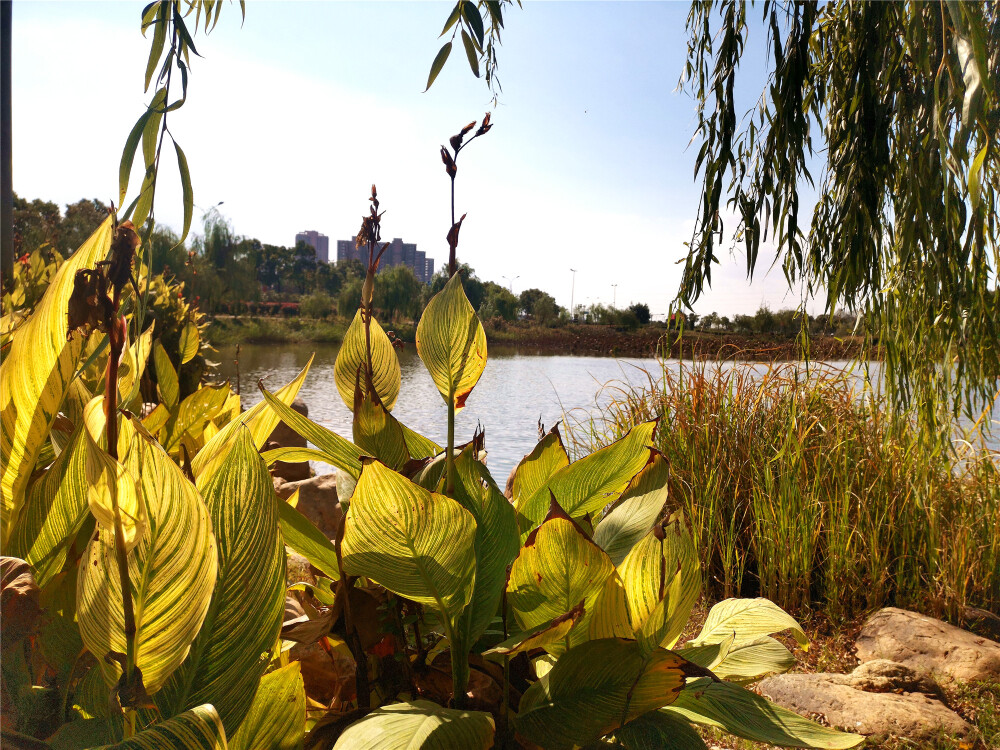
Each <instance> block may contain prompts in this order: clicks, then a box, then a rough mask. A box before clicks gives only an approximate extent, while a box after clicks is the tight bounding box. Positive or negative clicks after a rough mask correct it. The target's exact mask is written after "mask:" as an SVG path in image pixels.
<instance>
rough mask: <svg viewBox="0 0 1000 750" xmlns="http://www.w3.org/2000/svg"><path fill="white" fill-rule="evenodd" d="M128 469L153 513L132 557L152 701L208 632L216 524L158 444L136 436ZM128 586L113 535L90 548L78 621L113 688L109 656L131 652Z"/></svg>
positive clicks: (80, 584) (114, 668)
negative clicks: (124, 592) (126, 610)
mask: <svg viewBox="0 0 1000 750" xmlns="http://www.w3.org/2000/svg"><path fill="white" fill-rule="evenodd" d="M135 434H136V439H135V442H136V445H135V447H134V448H133V450H132V451H131V452H130V454H129V457H128V459H127V460H126V462H125V466H126V468H127V469H128V470H129V471H130V472H132V473H133V475H136V476H139V477H140V478H139V481H138V483H137V486H138V490H139V492H140V495H141V500H142V503H143V504H144V506H145V509H146V512H147V520H148V523H149V526H148V529H147V531H146V533H145V534H143V536H142V539H141V541H140V542H139V544H137V545H136V546H135V548H134V549H133V550H132V551H131V553H130V554H129V584H130V587H131V590H132V599H133V602H134V606H135V619H136V664H137V666H138V667H139V668H140V669H141V670H142V676H143V681H144V684H145V687H146V690H147V692H148V693H149V694H150V695H152V694H153V693H155V692H156V691H157V690H158V689H159V688H160V686H161V685H163V683H164V682H165V681H166V679H167V677H169V676H170V674H171V673H172V672H173V671H174V670H175V669H176V668H177V667H178V666H180V664H181V663H182V662H183V661H184V659H185V658H186V656H187V653H188V649H189V647H190V645H191V642H192V641H193V640H194V638H195V636H196V635H197V634H198V631H199V630H200V628H201V625H202V622H203V621H204V618H205V614H206V612H207V611H208V606H209V602H210V600H211V597H212V591H213V588H214V586H215V582H216V573H217V568H218V560H217V556H216V547H215V539H214V537H213V535H212V522H211V519H210V518H209V515H208V510H207V509H206V508H205V504H204V503H203V502H202V500H201V497H200V496H199V494H198V491H197V490H196V489H195V487H194V485H193V484H191V482H189V481H188V480H187V478H186V477H185V476H184V475H183V474H182V473H181V470H180V468H178V466H177V465H176V464H175V463H174V462H173V461H172V460H171V459H170V457H169V456H167V454H166V453H165V452H164V451H163V449H162V448H160V446H159V445H157V444H156V443H155V442H153V441H151V440H149V438H147V437H145V436H144V435H143V433H142V432H140V431H138V430H137V431H136V433H135ZM122 606H123V605H122V593H121V584H120V581H119V578H118V567H117V564H116V562H115V553H114V542H113V535H112V534H111V533H109V532H107V531H104V530H103V529H102V530H100V533H99V535H98V537H97V538H95V539H93V540H91V541H90V543H89V544H88V545H87V549H86V552H85V553H84V556H83V560H82V561H81V563H80V574H79V577H78V579H77V616H78V618H79V623H80V634H81V635H82V636H83V642H84V643H85V644H86V645H87V648H88V649H89V650H90V652H91V653H93V654H94V655H95V656H98V657H99V658H98V665H99V666H100V668H101V671H102V672H103V674H104V678H105V682H106V684H107V685H108V686H109V687H110V686H112V685H114V684H115V683H116V682H117V681H118V677H119V673H120V669H119V667H118V665H117V664H109V663H107V662H106V661H105V660H104V658H103V657H104V655H105V654H107V653H109V652H112V651H115V652H119V653H125V652H126V644H125V623H124V615H123V609H122Z"/></svg>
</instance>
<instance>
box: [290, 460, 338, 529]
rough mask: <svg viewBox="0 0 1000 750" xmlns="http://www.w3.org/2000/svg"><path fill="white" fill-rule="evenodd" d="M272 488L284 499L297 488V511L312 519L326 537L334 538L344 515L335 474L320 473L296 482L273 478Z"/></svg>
mask: <svg viewBox="0 0 1000 750" xmlns="http://www.w3.org/2000/svg"><path fill="white" fill-rule="evenodd" d="M274 490H275V492H277V493H278V497H280V498H282V499H285V500H287V499H288V498H290V497H291V496H292V495H293V494H294V493H295V490H298V491H299V503H298V505H297V506H296V508H297V509H298V511H299V513H301V514H302V515H304V516H305V517H306V518H308V519H309V520H310V521H312V522H313V524H314V525H315V526H316V528H318V529H319V530H320V531H322V532H323V533H324V534H325V535H326V536H327V538H329V539H335V538H336V536H337V530H338V529H339V528H340V519H341V518H342V517H343V515H344V512H343V510H342V509H341V507H340V501H339V499H338V497H337V476H336V474H320V475H319V476H315V477H310V478H309V479H302V480H300V481H297V482H285V481H281V480H279V479H275V481H274Z"/></svg>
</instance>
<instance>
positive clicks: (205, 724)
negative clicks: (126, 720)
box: [104, 706, 226, 750]
mask: <svg viewBox="0 0 1000 750" xmlns="http://www.w3.org/2000/svg"><path fill="white" fill-rule="evenodd" d="M166 748H170V750H226V730H225V729H223V727H222V721H221V720H220V719H219V714H218V713H217V712H216V710H215V708H213V707H212V706H198V707H197V708H193V709H191V710H190V711H185V712H184V713H182V714H180V715H179V716H174V717H173V718H170V719H167V720H166V721H162V722H160V723H158V724H154V725H153V726H151V727H150V728H149V729H144V730H143V731H141V732H139V733H138V734H137V735H135V736H134V737H132V738H131V739H128V740H125V741H124V742H119V743H118V744H117V745H109V746H108V747H106V748H104V750H165V749H166Z"/></svg>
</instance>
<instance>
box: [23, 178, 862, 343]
mask: <svg viewBox="0 0 1000 750" xmlns="http://www.w3.org/2000/svg"><path fill="white" fill-rule="evenodd" d="M105 216H107V208H106V206H105V205H104V204H103V203H102V202H101V201H99V200H97V199H93V200H80V201H77V202H76V203H72V204H69V205H67V206H66V210H65V212H62V211H60V209H59V206H58V205H56V204H55V203H51V202H48V201H42V200H38V199H36V200H32V201H28V200H25V199H23V198H20V197H18V196H16V195H15V196H14V249H15V251H16V253H17V255H18V256H21V255H22V254H23V253H26V252H30V251H31V250H34V249H36V248H38V247H42V246H49V247H51V248H53V249H54V250H57V251H59V252H60V253H61V254H62V255H63V256H68V255H70V254H71V253H72V252H73V251H74V250H75V249H76V248H77V247H79V246H80V245H81V244H82V243H83V241H84V240H85V239H86V238H87V237H88V236H89V235H90V233H91V232H92V231H93V230H94V228H95V227H96V226H97V225H98V224H99V223H100V222H101V221H102V220H103V219H104V217H105ZM202 228H203V233H202V235H200V236H195V237H194V238H193V239H192V240H191V241H190V242H189V243H187V244H181V243H179V242H178V237H177V235H176V234H175V233H174V232H173V231H171V230H170V229H169V228H166V227H158V228H156V229H155V230H154V232H153V234H152V238H151V242H152V248H153V252H152V263H151V265H152V271H153V273H160V272H164V273H165V274H167V275H168V276H171V275H172V276H174V277H175V278H176V279H177V280H178V281H182V282H184V293H185V295H187V297H188V300H189V301H190V302H192V303H194V304H196V305H197V307H198V309H199V310H201V311H202V312H204V313H208V314H210V315H214V314H220V313H221V314H233V315H240V314H255V315H261V314H263V315H283V316H288V315H303V316H306V317H310V318H323V317H327V316H330V315H340V316H342V317H353V315H354V313H355V311H356V310H357V309H358V307H359V305H360V303H361V287H362V284H363V282H364V275H365V274H364V267H363V265H362V264H361V263H360V262H359V261H356V260H348V261H344V262H338V263H321V262H319V261H318V260H317V258H316V251H315V250H314V249H313V247H312V246H311V245H309V244H307V243H304V242H300V243H298V244H297V245H295V246H294V247H286V246H282V245H268V244H265V243H263V242H261V241H260V240H257V239H254V238H250V237H243V236H240V235H237V234H236V233H235V232H234V231H233V228H232V225H231V224H230V222H229V221H227V220H226V219H225V218H224V217H223V216H222V215H221V214H220V213H219V212H218V211H217V210H215V209H212V210H210V211H208V212H206V213H205V215H204V217H203V227H202ZM459 273H461V274H462V280H463V283H464V285H465V292H466V295H467V296H468V298H469V301H470V302H471V303H472V306H473V307H474V308H475V309H476V311H477V312H478V314H479V317H480V318H481V319H482V320H483V321H484V323H485V324H487V325H489V326H493V327H502V326H504V325H506V324H509V323H514V322H515V321H519V320H529V321H531V322H533V323H536V324H538V325H544V326H560V325H566V324H568V323H569V322H571V319H570V313H569V311H568V310H567V309H566V308H564V307H562V306H560V305H559V304H558V303H557V302H556V300H555V298H554V297H553V296H552V295H551V294H549V293H548V292H545V291H542V290H541V289H537V288H531V289H525V290H524V291H523V292H521V293H520V294H519V295H515V294H513V293H512V292H511V291H510V290H509V289H508V288H507V287H505V286H503V285H502V284H497V283H495V282H493V281H485V280H483V279H480V278H479V277H478V276H477V275H476V272H475V270H474V269H473V268H472V267H470V266H469V265H467V264H462V265H461V267H460V268H459ZM446 281H447V278H446V274H445V271H444V269H442V270H441V271H439V272H438V273H437V274H436V275H435V276H434V278H433V279H432V280H431V283H429V284H423V283H421V282H420V280H419V279H417V277H416V275H415V274H414V273H413V271H412V269H410V268H409V267H408V266H392V267H388V268H384V269H383V270H382V271H381V273H379V281H378V284H376V287H375V301H374V302H375V307H376V308H378V310H379V312H380V314H381V317H382V318H383V319H384V320H410V321H416V320H417V319H418V318H419V316H420V313H421V311H422V310H423V309H424V306H425V305H426V304H427V302H428V301H429V300H430V298H431V297H432V296H433V295H434V294H436V293H437V292H439V291H440V290H441V289H442V288H443V287H444V285H445V282H446ZM573 317H574V320H573V322H576V323H582V324H592V325H609V326H615V327H616V328H619V329H622V330H636V329H638V328H640V327H642V326H646V325H650V323H651V321H652V316H651V315H650V311H649V305H647V304H646V303H642V302H639V303H635V304H631V305H629V306H628V307H625V308H614V307H609V306H606V305H601V304H592V305H577V306H576V315H575V316H573ZM682 320H683V324H684V327H685V329H686V330H700V331H706V332H708V331H713V332H727V333H737V334H763V335H776V336H794V335H796V334H797V333H798V332H799V331H800V330H801V328H802V325H803V323H802V317H801V312H800V311H797V310H779V311H777V312H773V311H771V310H770V309H769V308H768V307H767V306H762V307H761V308H760V309H759V310H758V311H757V312H756V313H755V314H754V315H734V316H732V317H727V316H720V315H718V314H717V313H715V312H712V313H709V314H708V315H704V316H701V317H699V316H698V315H696V314H694V313H686V314H684V315H683V318H681V317H678V316H674V317H673V318H672V319H671V320H668V321H665V322H664V323H663V324H662V325H664V326H665V327H667V328H677V327H679V324H680V323H681V322H682ZM855 321H856V319H855V317H854V316H853V315H848V314H839V315H836V316H834V317H833V318H830V317H829V316H823V317H819V318H813V319H810V320H809V322H808V326H809V330H810V333H814V334H816V333H834V334H838V335H845V334H849V333H850V332H851V331H852V330H853V329H854V325H855Z"/></svg>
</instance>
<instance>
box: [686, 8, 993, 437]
mask: <svg viewBox="0 0 1000 750" xmlns="http://www.w3.org/2000/svg"><path fill="white" fill-rule="evenodd" d="M758 13H760V14H761V15H760V16H757V14H758ZM761 21H763V26H761V25H760V22H761ZM688 33H689V45H688V61H687V65H686V69H685V76H684V81H685V85H686V86H687V88H688V89H689V90H690V91H691V93H692V94H693V95H694V97H695V99H696V101H697V103H698V106H697V121H698V136H699V137H700V139H701V146H700V151H699V152H698V154H697V167H696V170H697V173H698V175H699V177H700V178H701V180H702V196H701V203H700V206H699V216H698V220H697V222H696V229H695V234H694V237H693V241H692V243H691V246H690V251H689V255H688V258H687V262H686V266H685V269H684V276H683V281H682V285H681V289H680V291H679V294H678V302H679V303H681V304H684V305H688V306H690V305H691V304H693V303H694V301H695V300H697V299H698V297H699V296H700V295H701V294H702V292H703V291H704V290H705V287H706V285H709V284H710V283H711V272H712V264H713V263H717V262H718V261H719V249H720V245H721V244H722V243H723V236H724V235H723V232H724V231H725V234H726V236H731V237H734V238H735V239H736V241H737V242H739V243H741V244H742V245H743V248H744V250H745V253H746V259H747V273H748V275H752V274H753V273H754V271H755V269H756V268H757V263H758V255H759V251H760V249H761V246H762V244H764V243H773V245H774V246H775V248H776V250H777V253H778V257H779V258H780V260H781V262H782V265H783V268H784V273H785V276H786V279H787V281H788V283H789V285H801V287H802V289H803V291H804V292H805V295H806V296H809V295H811V294H822V293H823V292H824V290H825V292H826V294H827V312H828V313H833V312H834V311H835V310H836V309H838V308H843V307H847V308H851V309H856V310H859V311H862V312H863V313H864V315H863V320H864V325H865V340H866V342H867V346H868V348H867V350H866V351H867V352H868V353H873V351H874V347H875V346H877V345H881V347H882V351H883V356H884V359H885V364H886V367H885V372H886V375H887V377H886V387H887V391H888V394H889V396H890V398H891V400H892V403H893V404H894V405H895V406H896V407H900V408H907V407H913V408H916V409H917V411H918V413H919V414H920V416H921V420H922V422H923V423H924V424H925V426H929V427H940V426H942V425H944V424H945V423H946V422H950V420H948V419H947V417H949V414H948V412H951V413H952V414H957V413H958V412H960V411H961V410H963V408H964V410H965V411H966V412H967V413H969V414H971V415H973V416H974V415H976V414H978V413H979V412H980V410H981V409H982V408H983V405H984V404H987V403H989V402H990V401H992V400H993V399H994V398H995V394H996V393H997V385H998V379H1000V290H998V285H997V269H998V268H1000V250H998V245H997V220H998V200H997V198H998V193H997V186H998V183H1000V153H998V144H997V139H998V138H1000V107H998V105H997V94H998V92H997V88H996V86H997V73H998V70H1000V8H998V5H997V3H995V2H969V3H965V2H958V1H957V0H949V1H948V2H920V3H880V2H842V1H841V2H829V3H816V2H807V3H776V2H764V3H763V4H762V5H757V6H754V5H745V4H744V3H742V2H739V0H719V1H718V2H695V3H694V4H693V5H692V8H691V11H690V14H689V16H688ZM751 35H755V36H754V37H753V38H751ZM765 37H766V43H767V45H768V48H769V53H768V55H767V57H768V62H769V68H770V70H769V76H768V81H767V84H766V88H765V90H764V91H763V93H762V95H761V96H760V98H759V99H758V100H757V102H756V105H755V107H754V109H753V110H752V111H751V112H749V113H745V112H743V111H742V110H741V109H739V108H738V107H737V104H736V99H737V97H736V92H737V90H738V89H737V87H738V86H740V85H741V83H740V81H741V80H745V77H746V75H745V74H744V75H742V76H741V70H740V63H741V62H743V61H745V60H748V59H751V58H750V57H745V56H744V53H745V51H746V49H747V46H748V45H750V44H763V43H764V42H765ZM754 62H755V64H756V60H755V61H754ZM746 72H747V73H750V74H751V75H759V72H758V71H746ZM817 165H821V173H820V174H819V175H815V174H814V172H815V171H816V168H817ZM810 170H812V171H810ZM812 188H816V189H818V198H817V202H816V204H815V206H814V207H813V208H812V211H811V215H810V213H809V208H808V202H809V200H810V198H809V197H807V195H806V191H807V190H808V191H809V192H810V193H811V190H812ZM726 216H734V219H733V220H731V221H730V222H728V223H726V225H724V220H725V218H726Z"/></svg>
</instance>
